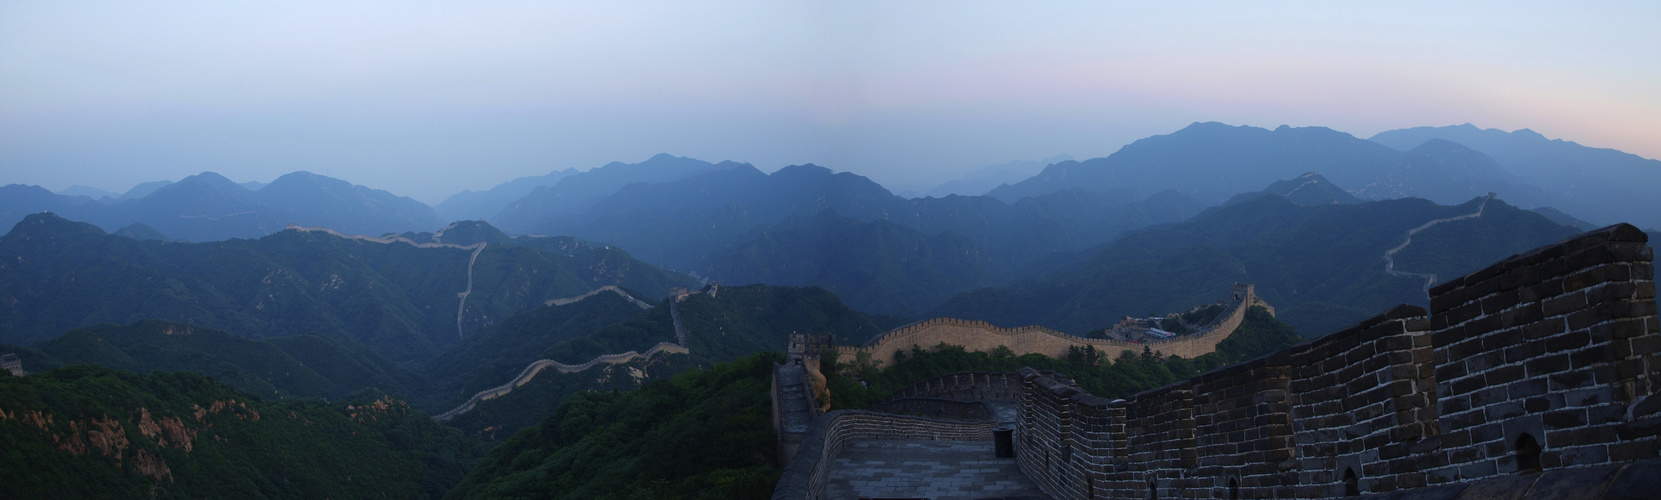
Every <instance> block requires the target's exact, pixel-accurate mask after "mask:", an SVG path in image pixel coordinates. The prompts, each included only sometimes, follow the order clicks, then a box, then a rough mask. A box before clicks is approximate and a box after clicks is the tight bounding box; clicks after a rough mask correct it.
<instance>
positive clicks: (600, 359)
mask: <svg viewBox="0 0 1661 500" xmlns="http://www.w3.org/2000/svg"><path fill="white" fill-rule="evenodd" d="M608 290H609V291H611V292H614V293H616V294H618V295H621V296H623V297H624V298H625V299H628V300H629V302H631V303H633V304H635V305H636V306H639V305H641V304H645V302H643V301H641V300H640V299H636V298H634V297H633V296H630V295H629V294H628V293H626V292H624V291H623V290H622V289H620V288H617V287H615V286H605V287H601V288H599V289H595V290H593V291H590V292H588V293H586V294H583V295H578V296H576V297H571V298H568V299H555V300H550V301H548V302H547V303H548V304H549V305H554V306H559V305H566V304H572V303H575V302H580V301H582V300H583V299H587V298H589V297H593V296H595V295H598V294H599V293H601V292H604V291H608ZM691 293H693V292H687V291H684V290H678V291H677V292H676V294H675V296H674V298H673V300H670V301H669V317H670V319H671V320H672V321H673V323H674V325H675V342H659V343H658V344H657V345H655V346H652V348H651V349H647V350H646V352H644V353H640V352H635V351H625V352H621V353H617V354H602V355H599V356H595V357H594V359H590V360H588V361H586V362H583V363H580V364H575V365H568V364H565V363H561V362H558V361H554V360H552V359H539V360H536V361H532V362H531V363H530V364H529V365H527V366H525V369H524V370H520V371H519V375H517V376H514V377H513V379H512V380H509V381H508V383H506V384H502V385H499V386H496V387H492V388H489V389H485V390H482V391H479V392H477V393H474V394H473V396H472V397H469V398H467V401H465V402H463V403H462V404H461V405H459V406H456V407H455V408H452V409H450V410H449V411H446V412H444V413H440V414H438V415H434V416H433V420H438V421H446V420H450V419H452V418H455V417H456V416H457V415H461V414H463V413H467V412H468V411H469V410H472V409H473V408H474V407H476V406H478V405H479V403H480V402H483V401H485V400H487V399H494V398H498V397H502V396H504V395H507V394H508V393H510V392H513V390H514V389H515V388H518V387H520V386H523V385H525V384H527V383H530V381H531V380H533V379H535V378H536V376H537V375H538V374H540V373H542V371H543V370H546V369H549V368H553V369H554V370H555V371H558V372H559V373H577V372H581V371H584V370H587V369H589V368H593V367H595V366H596V365H601V364H618V363H627V362H630V361H634V360H636V359H651V357H652V356H656V355H658V354H659V353H673V354H687V353H689V352H691V351H689V350H687V346H686V327H685V326H682V325H681V313H680V306H679V304H680V301H682V300H685V299H686V296H687V295H689V294H691ZM711 293H712V294H713V290H711ZM644 308H648V309H649V308H650V305H646V306H645V307H644Z"/></svg>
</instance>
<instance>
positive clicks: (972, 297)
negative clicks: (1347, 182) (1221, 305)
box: [930, 195, 1578, 335]
mask: <svg viewBox="0 0 1661 500" xmlns="http://www.w3.org/2000/svg"><path fill="white" fill-rule="evenodd" d="M1483 200H1484V198H1478V199H1473V200H1470V201H1468V202H1466V203H1463V204H1460V205H1455V206H1445V205H1437V204H1435V203H1432V202H1430V201H1427V200H1423V199H1417V198H1405V199H1394V200H1381V201H1370V202H1365V203H1359V204H1347V205H1345V204H1314V205H1300V204H1296V203H1293V202H1291V201H1290V200H1288V199H1287V198H1286V197H1284V196H1280V195H1270V196H1259V197H1255V198H1252V199H1248V200H1246V201H1243V202H1239V203H1236V204H1232V205H1226V206H1221V207H1213V208H1210V209H1207V210H1206V211H1205V212H1204V213H1201V214H1200V215H1197V216H1195V217H1193V218H1192V219H1189V220H1187V221H1184V222H1181V223H1177V224H1168V225H1162V226H1155V227H1150V228H1147V229H1143V230H1140V231H1136V232H1134V233H1132V234H1129V235H1127V236H1125V237H1123V238H1120V239H1119V240H1116V241H1114V242H1112V243H1110V244H1108V245H1106V246H1104V247H1103V248H1101V249H1100V250H1099V251H1097V252H1096V253H1095V254H1094V255H1092V256H1089V257H1088V258H1085V259H1082V260H1080V261H1077V262H1074V263H1071V264H1068V265H1065V266H1063V267H1061V268H1059V269H1057V270H1055V271H1053V272H1050V273H1049V274H1047V275H1045V276H1042V277H1037V278H1033V279H1028V280H1023V281H1021V282H1018V283H1015V284H1013V285H1010V286H1006V287H998V288H983V289H979V290H973V291H969V292H965V293H963V294H960V295H958V296H956V297H953V298H952V299H951V300H949V301H947V302H946V303H945V304H943V305H941V306H940V307H938V308H936V309H935V310H933V311H932V312H931V313H930V315H931V316H950V317H958V318H966V319H980V320H985V321H989V322H992V323H994V324H998V325H1003V326H1018V325H1025V324H1040V325H1044V326H1049V327H1051V328H1055V329H1058V330H1062V331H1066V332H1073V333H1082V332H1085V331H1088V330H1091V329H1095V328H1101V327H1104V326H1108V325H1111V324H1112V323H1115V322H1117V321H1118V320H1119V319H1120V318H1121V317H1123V316H1126V315H1141V314H1146V313H1149V312H1155V311H1163V310H1170V309H1173V308H1178V307H1184V305H1185V304H1193V303H1203V302H1207V301H1209V300H1213V299H1214V298H1215V297H1212V296H1210V295H1208V294H1211V293H1214V292H1211V290H1218V289H1223V288H1225V287H1227V286H1228V284H1229V283H1232V282H1249V283H1254V284H1255V285H1256V288H1257V293H1258V295H1259V296H1262V297H1263V298H1264V299H1265V300H1267V301H1268V302H1269V303H1270V304H1273V305H1275V307H1276V309H1277V312H1278V313H1279V314H1278V316H1279V317H1280V318H1281V319H1282V320H1283V321H1286V322H1287V323H1289V324H1292V325H1294V326H1295V327H1297V328H1298V330H1299V332H1300V333H1302V334H1304V335H1318V334H1322V333H1326V332H1327V331H1331V330H1332V329H1334V328H1337V327H1340V326H1342V325H1345V324H1349V323H1353V322H1355V321H1357V320H1359V319H1360V318H1364V317H1366V315H1367V314H1370V311H1376V310H1378V309H1381V308H1383V307H1387V306H1389V305H1391V304H1399V303H1408V304H1413V303H1422V302H1424V301H1425V300H1426V299H1425V295H1424V291H1423V285H1424V279H1423V278H1422V277H1416V276H1392V275H1390V274H1388V273H1386V272H1385V270H1384V268H1385V260H1384V258H1383V256H1384V253H1385V251H1386V250H1387V249H1389V248H1391V247H1394V246H1396V245H1399V244H1400V243H1402V242H1403V241H1404V240H1403V238H1404V235H1405V232H1406V231H1407V230H1408V229H1411V228H1414V227H1417V226H1419V225H1422V224H1424V223H1425V222H1427V221H1431V220H1436V219H1442V218H1449V217H1454V216H1458V215H1465V214H1470V213H1473V212H1476V211H1477V210H1478V207H1482V210H1483V211H1482V215H1481V216H1480V217H1475V218H1469V219H1465V220H1460V221H1458V222H1455V223H1449V224H1442V225H1437V226H1434V227H1431V228H1429V229H1426V230H1424V231H1421V232H1419V233H1418V234H1416V235H1414V236H1413V238H1412V242H1411V244H1410V245H1409V246H1407V247H1405V248H1404V249H1402V250H1401V251H1400V252H1399V253H1396V254H1395V256H1394V257H1395V266H1396V269H1397V270H1405V271H1413V272H1417V273H1434V274H1436V275H1438V276H1458V275H1459V274H1461V273H1464V272H1469V271H1471V270H1473V269H1477V268H1479V267H1480V266H1481V265H1483V264H1485V263H1487V262H1490V261H1493V260H1496V259H1499V258H1503V257H1505V256H1508V255H1510V254H1513V253H1516V252H1519V251H1522V250H1527V249H1529V248H1533V247H1536V246H1539V245H1542V244H1545V243H1550V242H1552V241H1556V240H1559V239H1561V238H1564V237H1567V236H1569V235H1572V234H1575V233H1576V232H1578V231H1576V230H1575V229H1572V228H1568V227H1563V226H1560V225H1557V224H1555V223H1553V222H1551V221H1550V220H1547V219H1546V218H1545V217H1544V216H1543V215H1541V214H1538V213H1534V212H1530V211H1525V210H1520V209H1517V208H1515V207H1512V206H1510V205H1508V204H1506V203H1505V202H1503V201H1500V200H1487V201H1486V202H1484V201H1483Z"/></svg>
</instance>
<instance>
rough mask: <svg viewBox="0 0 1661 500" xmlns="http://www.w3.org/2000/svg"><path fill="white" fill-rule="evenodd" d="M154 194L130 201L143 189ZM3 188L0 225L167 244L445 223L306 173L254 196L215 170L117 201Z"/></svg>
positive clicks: (381, 195) (410, 203) (389, 197)
mask: <svg viewBox="0 0 1661 500" xmlns="http://www.w3.org/2000/svg"><path fill="white" fill-rule="evenodd" d="M151 187H153V188H154V189H153V191H151V192H148V193H146V194H143V195H142V196H137V197H129V195H132V194H133V193H135V192H138V191H141V190H142V189H149V188H151ZM31 188H32V187H30V186H19V185H11V186H6V187H4V188H0V195H3V196H0V227H10V226H12V225H15V224H17V223H18V221H21V220H22V219H23V217H24V216H25V215H28V214H31V213H39V212H41V211H51V212H54V213H58V214H62V215H64V216H66V217H69V218H71V219H74V220H81V221H87V222H90V223H92V224H94V225H97V226H99V227H101V228H103V229H104V230H105V231H110V232H114V231H118V230H120V229H121V228H124V227H127V226H130V225H132V224H135V223H142V224H144V225H145V226H148V227H150V228H151V229H154V230H156V231H159V232H160V233H161V234H164V235H166V236H167V237H168V238H174V239H180V240H186V241H219V240H226V239H231V238H258V237H261V236H266V235H269V234H272V233H275V232H278V231H282V230H283V229H284V228H285V227H287V225H289V224H297V225H302V226H323V227H329V228H331V229H334V230H337V231H341V232H343V233H349V234H383V233H389V232H391V233H396V232H403V231H412V230H413V231H421V230H430V229H432V228H436V227H439V226H442V225H443V222H442V221H441V219H439V217H438V214H437V213H436V212H434V211H433V209H432V207H428V206H427V205H425V204H423V203H421V202H418V201H415V200H413V199H410V198H407V197H402V196H397V195H394V194H392V193H389V192H386V191H382V190H378V189H370V188H367V187H364V186H357V185H353V184H351V183H348V182H346V181H342V180H339V179H334V178H330V177H325V176H321V175H317V174H313V173H310V172H304V171H301V172H293V173H290V174H287V175H284V176H282V177H279V178H277V179H276V180H275V181H272V182H271V183H270V184H267V185H263V186H261V187H260V189H258V190H250V189H249V188H248V187H246V186H244V185H241V184H237V183H235V182H231V180H230V179H226V178H225V177H224V176H221V175H219V174H216V173H213V172H203V173H200V174H197V175H193V176H190V177H186V178H184V179H183V180H180V181H179V182H165V181H163V182H158V183H147V184H141V185H140V186H139V187H136V188H134V189H133V191H130V192H129V194H128V195H123V196H122V197H121V198H116V199H109V198H106V199H104V200H92V199H90V198H84V197H75V198H71V197H65V196H62V195H56V194H50V195H48V194H47V193H49V192H46V191H45V190H44V189H40V188H38V187H35V188H32V189H31Z"/></svg>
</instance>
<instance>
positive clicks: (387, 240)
mask: <svg viewBox="0 0 1661 500" xmlns="http://www.w3.org/2000/svg"><path fill="white" fill-rule="evenodd" d="M456 224H460V223H459V222H457V223H453V224H450V225H448V226H444V229H440V230H438V232H437V233H433V238H435V239H436V238H441V237H443V236H444V231H448V230H450V229H451V228H454V227H456ZM288 229H292V230H295V231H300V232H310V233H323V234H327V235H330V236H334V237H336V238H341V239H347V240H356V241H367V242H370V243H379V244H382V245H390V244H393V243H404V244H407V245H410V246H413V247H415V248H456V249H461V250H472V251H473V254H472V255H469V256H468V257H467V288H465V289H462V291H460V292H456V338H458V339H459V338H462V337H463V336H464V335H465V333H464V332H465V331H466V329H464V328H462V314H463V313H465V312H467V296H468V295H470V294H472V293H473V264H474V263H475V262H478V260H479V253H481V252H484V247H485V246H486V243H485V242H483V241H481V242H478V243H474V244H471V245H457V244H453V243H418V242H416V241H415V240H412V239H409V238H405V237H403V236H396V235H394V236H391V237H384V238H377V237H374V236H364V235H361V234H344V233H341V232H340V231H336V230H333V229H329V228H326V227H301V226H297V225H294V224H289V225H288Z"/></svg>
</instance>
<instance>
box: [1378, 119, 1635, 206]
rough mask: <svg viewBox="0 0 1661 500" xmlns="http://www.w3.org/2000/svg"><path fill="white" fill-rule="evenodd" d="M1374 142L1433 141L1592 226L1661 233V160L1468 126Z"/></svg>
mask: <svg viewBox="0 0 1661 500" xmlns="http://www.w3.org/2000/svg"><path fill="white" fill-rule="evenodd" d="M1371 140H1372V141H1373V142H1376V143H1379V144H1383V145H1385V146H1389V147H1391V148H1395V149H1398V150H1407V149H1411V148H1415V147H1418V146H1419V145H1421V144H1424V143H1426V142H1427V141H1431V140H1445V141H1451V142H1455V143H1459V144H1462V145H1465V146H1468V147H1470V148H1471V149H1473V150H1476V151H1481V152H1482V153H1485V154H1486V155H1487V156H1490V157H1493V159H1494V160H1495V161H1497V162H1498V164H1499V165H1502V166H1504V168H1505V169H1507V170H1508V171H1510V172H1511V173H1513V174H1515V175H1516V176H1517V177H1519V178H1521V179H1523V180H1524V181H1526V182H1528V183H1530V184H1532V185H1534V186H1538V187H1539V188H1540V189H1541V190H1543V191H1544V193H1545V194H1546V195H1548V196H1550V197H1552V201H1551V203H1550V204H1551V205H1552V206H1553V207H1555V208H1558V209H1561V210H1562V211H1564V212H1567V213H1569V214H1571V215H1573V216H1575V217H1579V218H1582V219H1586V220H1590V221H1593V222H1594V223H1597V224H1600V225H1603V224H1612V223H1615V222H1631V223H1633V224H1637V225H1639V226H1641V227H1648V228H1656V227H1661V197H1657V196H1656V190H1657V189H1661V160H1654V159H1648V158H1643V157H1640V156H1638V155H1634V154H1630V153H1625V152H1621V151H1618V150H1614V149H1607V148H1593V147H1588V146H1582V145H1580V144H1578V143H1575V142H1571V141H1565V140H1562V139H1548V138H1546V137H1545V136H1543V135H1540V134H1539V133H1538V132H1535V131H1533V130H1529V129H1520V130H1516V131H1513V132H1505V131H1503V130H1498V129H1481V128H1477V127H1476V126H1474V125H1471V124H1468V123H1467V124H1464V125H1456V126H1447V127H1415V128H1408V129H1399V130H1389V131H1385V132H1380V133H1379V134H1378V135H1374V136H1373V137H1372V138H1371Z"/></svg>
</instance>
